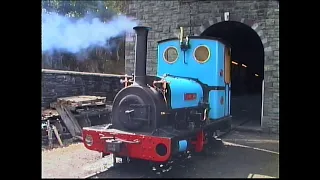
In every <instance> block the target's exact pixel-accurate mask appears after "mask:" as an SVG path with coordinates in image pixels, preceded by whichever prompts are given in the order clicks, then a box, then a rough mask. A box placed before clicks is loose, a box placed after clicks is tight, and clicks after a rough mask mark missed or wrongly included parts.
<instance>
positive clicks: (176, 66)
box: [157, 36, 231, 120]
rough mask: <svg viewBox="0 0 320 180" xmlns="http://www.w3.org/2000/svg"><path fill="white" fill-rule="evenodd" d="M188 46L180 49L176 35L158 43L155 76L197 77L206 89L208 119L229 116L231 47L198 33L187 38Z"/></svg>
mask: <svg viewBox="0 0 320 180" xmlns="http://www.w3.org/2000/svg"><path fill="white" fill-rule="evenodd" d="M189 46H190V48H189V49H187V50H186V51H182V50H181V48H180V44H179V39H177V38H172V39H166V40H163V41H160V42H158V74H157V75H158V76H162V75H163V74H169V75H174V76H178V77H189V78H195V79H198V80H199V81H200V82H202V83H203V84H206V85H207V86H208V88H209V92H208V94H207V95H206V96H208V102H209V105H210V112H209V118H210V119H211V120H218V119H220V118H223V117H226V116H230V96H231V91H230V90H231V88H230V87H231V82H230V81H231V80H230V77H231V74H230V73H231V72H230V71H231V70H230V68H231V59H230V47H229V46H228V45H227V44H226V43H224V42H223V41H220V40H218V39H215V38H211V37H198V36H190V37H189ZM185 91H187V90H185Z"/></svg>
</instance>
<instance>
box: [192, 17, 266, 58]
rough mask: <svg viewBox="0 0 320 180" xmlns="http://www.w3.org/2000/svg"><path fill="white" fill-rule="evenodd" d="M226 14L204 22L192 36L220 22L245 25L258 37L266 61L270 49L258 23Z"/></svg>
mask: <svg viewBox="0 0 320 180" xmlns="http://www.w3.org/2000/svg"><path fill="white" fill-rule="evenodd" d="M228 14H229V13H228V12H226V13H225V16H217V17H216V18H213V19H209V20H207V21H205V22H204V23H203V24H202V25H201V26H200V27H199V28H196V29H195V32H194V35H195V36H199V35H200V34H201V33H202V32H204V31H205V30H206V29H207V28H209V27H210V26H212V25H214V24H217V23H220V22H223V21H237V22H241V23H243V24H246V25H248V26H249V27H251V28H252V29H253V30H254V31H256V33H257V34H258V35H259V37H260V39H261V42H262V44H263V46H264V53H265V60H266V59H267V58H266V57H268V56H269V55H270V54H271V53H272V48H271V46H270V44H269V42H268V38H267V37H266V36H265V34H264V33H263V30H262V29H261V26H260V25H259V23H258V22H254V21H253V20H250V19H246V18H240V17H238V16H234V15H230V16H229V15H228Z"/></svg>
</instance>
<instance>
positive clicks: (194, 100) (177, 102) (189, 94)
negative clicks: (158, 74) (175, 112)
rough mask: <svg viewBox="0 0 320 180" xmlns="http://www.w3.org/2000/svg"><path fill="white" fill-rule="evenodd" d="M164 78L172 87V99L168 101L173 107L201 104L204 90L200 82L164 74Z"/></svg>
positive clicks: (188, 106)
mask: <svg viewBox="0 0 320 180" xmlns="http://www.w3.org/2000/svg"><path fill="white" fill-rule="evenodd" d="M162 78H163V79H164V80H166V81H167V82H168V84H169V87H170V88H169V89H170V94H171V96H170V97H171V99H170V102H168V103H170V106H171V108H172V109H180V108H190V107H197V106H199V104H200V102H201V101H202V99H203V90H202V87H201V85H200V84H199V83H197V82H195V81H193V80H189V79H184V78H179V77H171V76H164V77H162Z"/></svg>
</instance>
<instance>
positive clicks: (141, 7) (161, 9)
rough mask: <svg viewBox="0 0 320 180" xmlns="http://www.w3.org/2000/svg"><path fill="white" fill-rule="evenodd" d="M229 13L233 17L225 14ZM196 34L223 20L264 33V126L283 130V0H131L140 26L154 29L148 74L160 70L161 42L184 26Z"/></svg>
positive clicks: (129, 61) (129, 46) (130, 46)
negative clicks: (158, 65) (280, 114)
mask: <svg viewBox="0 0 320 180" xmlns="http://www.w3.org/2000/svg"><path fill="white" fill-rule="evenodd" d="M225 12H229V19H225V16H224V13H225ZM190 13H191V29H192V33H193V34H194V35H199V34H201V33H202V32H203V31H204V30H205V29H206V28H208V27H210V26H211V25H214V24H216V23H219V22H221V21H225V20H229V21H238V22H242V23H244V24H246V25H248V26H250V27H251V28H252V29H254V30H255V31H256V33H257V34H258V35H259V36H260V38H261V41H262V43H263V45H264V51H265V65H264V69H265V73H264V77H265V79H264V81H265V88H264V97H263V99H264V104H263V115H264V116H263V119H262V128H263V129H264V130H266V131H270V132H276V133H278V132H279V2H278V1H271V0H269V1H252V0H250V1H244V0H239V1H235V0H232V1H230V0H223V1H222V0H220V1H216V0H198V1H195V0H176V1H128V3H127V7H126V14H127V15H128V16H131V17H134V18H136V19H137V20H138V21H139V25H145V26H149V27H151V28H152V30H151V31H150V33H149V37H148V55H147V74H150V75H151V74H156V71H157V41H159V40H162V39H167V38H172V37H175V36H177V35H178V30H177V28H178V27H180V26H182V27H184V28H185V30H186V33H188V32H187V31H189V26H190V19H189V14H190ZM125 51H126V52H125V58H126V65H125V66H126V67H125V69H126V73H127V74H132V73H133V70H134V34H128V35H127V38H126V48H125Z"/></svg>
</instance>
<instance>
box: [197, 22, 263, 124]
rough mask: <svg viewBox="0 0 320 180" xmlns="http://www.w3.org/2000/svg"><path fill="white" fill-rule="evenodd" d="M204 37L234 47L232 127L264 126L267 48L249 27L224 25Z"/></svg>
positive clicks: (207, 30)
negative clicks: (265, 57) (216, 39)
mask: <svg viewBox="0 0 320 180" xmlns="http://www.w3.org/2000/svg"><path fill="white" fill-rule="evenodd" d="M201 36H211V37H217V38H220V39H223V40H224V41H226V42H228V43H229V44H230V46H231V60H232V71H231V76H232V80H231V115H232V116H233V123H234V124H235V125H237V124H243V123H244V122H245V124H247V125H251V126H261V107H262V82H263V78H264V47H263V44H262V42H261V39H260V37H259V35H258V34H257V33H256V32H255V31H254V30H253V29H252V28H251V27H250V26H248V25H246V24H244V23H241V22H237V21H224V22H220V23H217V24H214V25H212V26H210V27H209V28H207V29H206V30H205V31H203V33H201Z"/></svg>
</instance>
